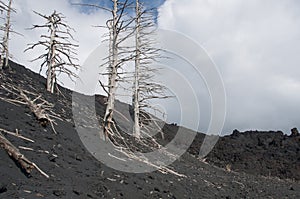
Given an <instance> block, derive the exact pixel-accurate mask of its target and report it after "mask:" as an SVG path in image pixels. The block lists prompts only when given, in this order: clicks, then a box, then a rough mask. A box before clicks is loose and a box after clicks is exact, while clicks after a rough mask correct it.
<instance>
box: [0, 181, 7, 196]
mask: <svg viewBox="0 0 300 199" xmlns="http://www.w3.org/2000/svg"><path fill="white" fill-rule="evenodd" d="M6 191H7V185H6V184H2V183H0V194H1V193H4V192H6Z"/></svg>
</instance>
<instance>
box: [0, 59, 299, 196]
mask: <svg viewBox="0 0 300 199" xmlns="http://www.w3.org/2000/svg"><path fill="white" fill-rule="evenodd" d="M11 66H12V71H8V70H5V71H3V73H2V74H1V73H0V76H1V77H0V84H1V85H5V84H6V82H8V81H10V80H9V79H11V82H12V83H13V84H14V85H16V86H19V87H20V88H24V89H27V90H30V91H34V92H36V93H40V94H43V97H44V98H45V99H47V100H48V101H49V102H52V103H55V107H54V111H55V113H57V114H60V115H61V116H62V119H63V121H59V120H57V124H58V125H57V126H55V128H56V130H57V132H58V134H57V135H55V134H54V133H53V131H52V129H51V127H49V126H48V127H47V128H43V127H41V126H40V125H39V123H38V122H37V121H36V119H35V117H34V116H33V115H32V113H31V112H30V110H29V109H28V108H27V107H26V106H23V105H19V106H17V105H14V104H10V103H8V102H5V101H2V100H0V128H3V129H7V130H10V131H14V130H15V129H18V130H19V132H20V133H21V134H22V135H24V136H26V137H29V138H31V139H33V140H34V141H35V143H29V142H27V141H23V140H21V139H18V138H16V137H13V136H10V135H6V134H4V133H3V134H4V135H5V136H6V137H7V139H9V140H10V141H11V142H12V143H13V144H14V145H15V146H17V147H18V146H26V147H30V148H33V149H35V151H26V150H22V149H20V151H21V152H22V153H23V154H24V155H25V156H26V157H27V158H28V159H30V160H31V161H33V162H35V163H36V164H37V165H38V166H39V167H40V168H41V169H42V170H44V171H45V172H46V173H47V174H49V175H50V178H49V179H47V178H45V177H44V176H42V175H41V174H40V173H38V172H37V171H35V170H34V171H33V172H32V173H31V175H29V176H26V175H25V174H24V173H23V172H22V171H21V170H20V169H19V167H18V166H17V164H16V163H15V162H14V161H13V160H12V159H11V158H10V157H9V156H8V154H7V153H6V152H5V151H4V150H3V149H0V198H7V199H10V198H30V199H31V198H300V183H299V181H297V180H291V179H298V180H299V139H298V138H297V137H288V136H285V135H281V133H276V132H269V133H268V134H263V133H258V132H257V133H252V132H247V133H245V134H243V133H237V132H236V133H235V134H234V135H231V136H226V137H224V138H221V139H220V140H219V142H218V144H217V146H216V147H215V149H214V150H213V151H212V153H211V154H209V156H208V158H207V161H208V163H207V162H203V161H201V160H199V159H197V155H196V154H197V151H198V147H199V146H200V145H201V140H202V138H203V134H199V135H198V136H197V139H196V140H195V141H194V143H193V144H192V146H191V148H190V150H189V152H190V153H185V154H184V155H183V156H182V157H181V158H180V159H179V160H177V161H176V162H175V163H173V164H172V165H171V167H173V168H174V169H175V170H176V171H177V172H179V173H181V174H184V175H186V176H187V177H178V176H176V175H173V174H162V173H161V172H158V171H156V172H152V173H145V174H132V173H125V172H120V171H117V170H114V169H111V168H109V167H107V166H105V165H104V164H102V163H101V162H99V161H97V160H96V159H95V158H94V157H93V156H92V155H91V154H90V153H89V152H88V151H87V150H86V149H85V147H84V146H83V144H82V142H81V140H80V139H79V136H78V134H77V132H76V130H75V128H74V123H73V121H72V110H71V91H69V90H67V89H64V88H61V91H62V92H63V94H64V95H65V97H62V96H61V95H52V94H49V93H47V92H45V89H44V87H45V79H44V78H43V77H41V76H39V75H37V74H34V73H33V72H31V71H30V70H28V69H25V68H24V67H23V66H20V65H17V64H14V63H11ZM0 97H7V93H6V92H5V91H4V90H3V89H1V88H0ZM103 102H104V98H103V97H102V96H97V97H96V109H97V112H98V113H99V114H100V115H101V114H103V111H104V106H103ZM120 106H122V105H120ZM123 106H125V105H123ZM176 128H178V127H177V126H175V125H168V124H166V125H165V127H164V132H165V134H166V140H165V141H163V140H162V141H161V142H162V143H163V142H167V141H168V140H169V139H171V138H172V137H173V136H174V134H175V133H176ZM187 132H188V130H187ZM269 138H271V139H273V140H274V142H275V143H276V144H270V143H273V142H272V141H271V140H270V139H269ZM259 139H260V140H262V141H261V142H262V144H258V141H257V140H259ZM268 139H269V140H268ZM281 140H282V141H281ZM284 140H288V141H284ZM285 142H287V143H288V145H289V147H290V148H289V147H288V146H286V145H287V144H284V143H285ZM280 143H282V145H281V144H280ZM277 145H278V146H277ZM282 148H284V149H283V150H282ZM38 150H46V151H49V154H46V153H41V152H37V151H38ZM52 154H56V155H57V158H54V157H53V156H52ZM193 154H194V155H193ZM269 154H273V155H270V157H269ZM245 156H246V157H245ZM271 157H273V158H271ZM257 161H259V162H257ZM227 164H231V167H232V169H233V170H236V171H239V172H235V171H227V170H225V169H224V168H225V166H226V165H227ZM214 165H218V166H219V167H217V166H214ZM245 165H251V166H245ZM276 170H279V171H281V170H284V171H285V173H286V174H282V175H281V174H280V175H277V174H278V172H273V171H276ZM248 173H251V174H248ZM269 173H270V174H269ZM261 175H265V176H269V175H270V176H271V177H263V176H261ZM272 176H273V177H272ZM276 176H278V177H282V178H290V179H289V180H284V179H280V178H278V177H276Z"/></svg>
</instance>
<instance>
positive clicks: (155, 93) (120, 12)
mask: <svg viewBox="0 0 300 199" xmlns="http://www.w3.org/2000/svg"><path fill="white" fill-rule="evenodd" d="M111 1H112V7H111V8H107V7H101V6H98V5H91V4H77V5H81V6H92V7H96V8H100V9H104V10H106V11H108V12H110V13H111V14H112V16H111V18H110V19H109V20H107V22H106V26H105V28H107V30H108V35H107V39H106V41H108V43H109V56H108V57H107V62H106V63H105V64H106V66H105V67H106V72H105V74H103V75H107V76H108V78H107V79H108V83H107V84H104V83H102V82H100V84H101V86H102V88H103V89H104V90H105V92H106V93H107V95H108V98H107V103H106V111H105V115H104V118H103V121H102V123H103V133H104V135H105V136H106V137H107V136H109V135H111V136H113V135H114V134H115V131H117V129H116V124H114V120H113V115H114V112H115V102H116V98H117V89H118V86H119V84H120V83H124V82H126V83H129V85H132V88H131V89H128V92H129V93H131V94H129V95H130V96H131V97H132V107H133V121H134V124H133V129H132V131H133V136H135V137H136V138H137V139H140V138H141V136H142V134H143V133H144V134H148V133H147V131H151V130H153V129H151V128H150V129H147V127H144V128H143V127H142V124H143V123H149V122H150V121H151V122H155V119H154V117H151V115H150V114H146V112H147V111H149V110H150V109H155V107H154V106H151V103H150V101H151V99H158V98H166V97H167V96H166V95H165V93H164V91H165V88H164V87H163V86H162V85H160V84H159V83H156V82H155V81H154V79H153V78H154V76H155V75H156V73H157V70H158V69H157V68H155V67H153V65H154V62H156V61H158V60H159V59H160V58H161V57H160V49H159V48H157V47H156V46H155V39H154V38H155V22H154V14H153V10H152V9H146V8H145V7H144V6H143V4H142V3H141V2H140V0H134V1H129V0H124V1H120V0H111ZM132 13H134V14H132ZM128 41H134V42H128ZM128 43H129V45H128ZM128 62H129V63H133V65H134V72H133V73H128V72H124V71H128V70H126V66H128V65H130V64H127V63H128ZM131 65H132V64H131ZM145 120H147V121H145ZM157 127H158V125H157ZM157 130H158V131H159V129H157Z"/></svg>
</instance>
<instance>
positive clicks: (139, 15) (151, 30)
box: [132, 0, 168, 138]
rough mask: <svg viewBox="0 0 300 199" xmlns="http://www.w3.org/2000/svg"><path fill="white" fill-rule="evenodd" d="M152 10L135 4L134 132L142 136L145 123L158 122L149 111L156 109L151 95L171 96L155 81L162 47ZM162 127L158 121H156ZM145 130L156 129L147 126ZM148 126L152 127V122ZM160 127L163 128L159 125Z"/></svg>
mask: <svg viewBox="0 0 300 199" xmlns="http://www.w3.org/2000/svg"><path fill="white" fill-rule="evenodd" d="M151 11H152V10H151V9H150V10H146V9H145V8H144V6H143V5H142V4H141V3H140V1H139V0H136V6H135V71H134V85H133V97H132V106H133V109H134V111H133V113H134V116H133V118H134V126H133V135H134V136H135V137H136V138H140V137H141V124H142V123H145V122H146V123H149V122H152V123H155V120H156V119H155V118H154V117H153V116H151V115H150V114H147V113H146V112H147V111H149V110H151V109H152V110H153V109H154V110H155V109H156V108H155V107H153V106H152V105H151V103H150V100H151V99H158V98H167V97H168V96H166V95H165V93H164V91H165V88H164V86H162V85H160V84H159V83H157V82H155V81H154V79H153V78H154V77H155V75H157V74H156V73H157V72H158V70H159V69H158V68H155V67H154V64H155V62H157V61H158V60H159V59H160V58H161V56H160V54H159V53H160V49H159V48H157V47H155V39H153V38H154V37H155V24H154V19H153V14H152V12H151ZM155 126H156V127H158V125H155ZM146 128H147V127H146V126H144V129H143V130H144V131H145V133H146V131H147V130H148V131H149V130H154V129H152V128H151V129H146ZM148 128H150V127H149V126H148ZM157 130H159V131H160V129H157Z"/></svg>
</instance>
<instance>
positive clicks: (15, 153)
mask: <svg viewBox="0 0 300 199" xmlns="http://www.w3.org/2000/svg"><path fill="white" fill-rule="evenodd" d="M0 145H1V147H2V148H3V149H4V150H5V151H6V152H7V153H8V155H9V156H10V157H11V158H12V159H14V160H15V161H16V162H17V163H18V164H19V166H20V167H21V168H22V169H23V170H24V171H25V172H26V173H27V174H30V173H31V171H32V170H33V169H36V170H37V171H38V172H40V173H41V174H42V175H43V176H45V177H46V178H49V175H47V174H46V173H45V172H44V171H42V170H41V169H40V168H39V167H38V166H37V165H36V164H35V163H33V162H31V161H30V160H28V159H27V158H26V157H25V156H24V155H23V154H22V153H20V151H19V149H17V148H16V147H15V146H14V145H13V144H12V143H11V142H10V141H9V140H7V139H6V138H5V137H4V136H3V134H2V133H0Z"/></svg>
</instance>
